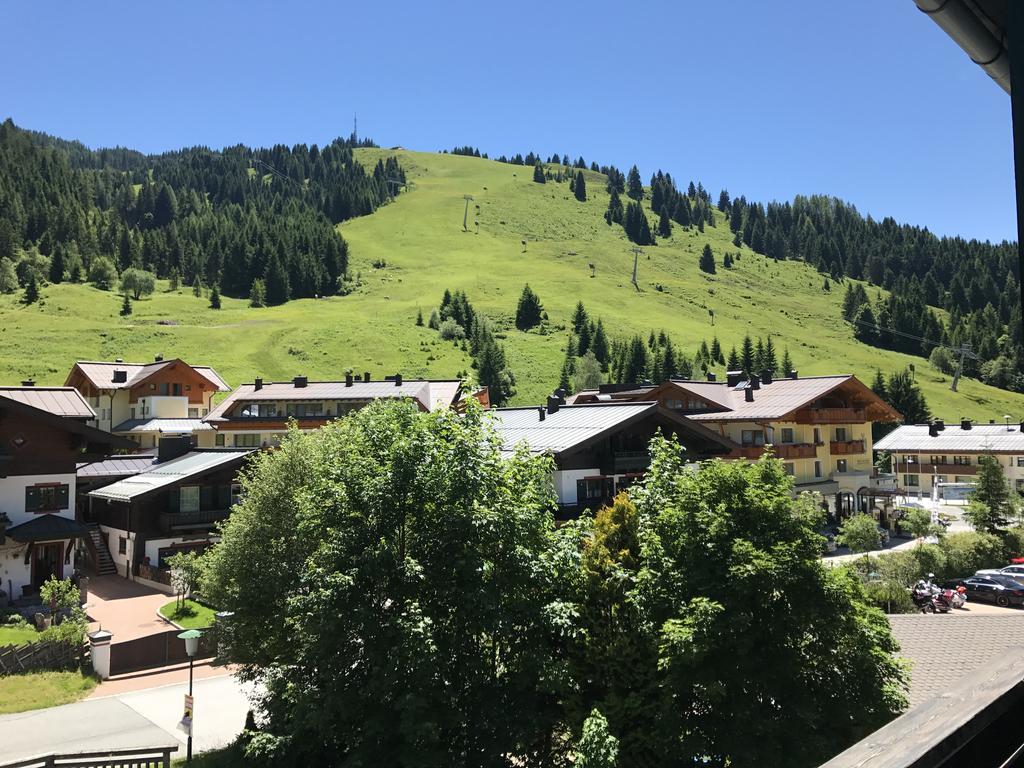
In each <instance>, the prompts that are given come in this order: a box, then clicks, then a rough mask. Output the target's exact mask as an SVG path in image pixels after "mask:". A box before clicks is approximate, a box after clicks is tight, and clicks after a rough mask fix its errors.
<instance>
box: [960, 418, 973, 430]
mask: <svg viewBox="0 0 1024 768" xmlns="http://www.w3.org/2000/svg"><path fill="white" fill-rule="evenodd" d="M970 428H971V420H970V419H960V429H970Z"/></svg>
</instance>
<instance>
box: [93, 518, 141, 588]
mask: <svg viewBox="0 0 1024 768" xmlns="http://www.w3.org/2000/svg"><path fill="white" fill-rule="evenodd" d="M100 533H102V534H103V536H104V537H105V538H106V540H107V548H108V549H109V550H110V559H111V560H113V561H114V565H115V566H116V567H117V573H118V575H119V576H124V575H126V574H127V572H128V563H129V562H131V560H130V558H131V556H132V551H133V550H134V548H135V534H134V533H131V534H129V533H128V532H127V531H124V530H122V529H121V528H111V527H110V526H109V525H101V526H100ZM121 536H126V537H127V538H128V542H127V549H126V551H125V554H123V555H122V554H120V553H119V552H118V541H119V537H121Z"/></svg>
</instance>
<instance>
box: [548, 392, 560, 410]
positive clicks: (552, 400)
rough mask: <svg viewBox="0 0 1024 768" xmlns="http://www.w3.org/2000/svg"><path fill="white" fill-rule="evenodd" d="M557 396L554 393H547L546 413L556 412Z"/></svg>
mask: <svg viewBox="0 0 1024 768" xmlns="http://www.w3.org/2000/svg"><path fill="white" fill-rule="evenodd" d="M559 405H560V403H559V402H558V398H557V397H555V396H554V395H548V413H558V406H559Z"/></svg>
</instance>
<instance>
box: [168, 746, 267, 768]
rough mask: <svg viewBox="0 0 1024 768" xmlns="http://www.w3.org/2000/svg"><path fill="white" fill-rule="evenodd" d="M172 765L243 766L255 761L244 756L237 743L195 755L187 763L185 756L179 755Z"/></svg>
mask: <svg viewBox="0 0 1024 768" xmlns="http://www.w3.org/2000/svg"><path fill="white" fill-rule="evenodd" d="M171 765H172V766H174V767H175V768H184V766H186V765H188V766H190V768H243V767H244V766H250V765H255V763H253V762H250V761H248V760H246V759H245V757H243V755H242V750H241V748H240V747H239V746H238V745H237V744H231V745H229V746H227V747H223V748H221V749H214V750H210V751H209V752H203V753H201V754H198V755H193V756H192V762H191V763H187V762H186V761H185V758H184V757H179V758H177V759H175V760H174V761H173V762H172V763H171Z"/></svg>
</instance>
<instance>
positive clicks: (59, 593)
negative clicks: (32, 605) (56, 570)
mask: <svg viewBox="0 0 1024 768" xmlns="http://www.w3.org/2000/svg"><path fill="white" fill-rule="evenodd" d="M39 597H40V599H42V601H43V602H44V603H45V604H46V605H48V606H50V615H51V616H52V617H53V623H54V624H59V623H60V621H59V619H58V616H59V612H60V611H72V610H74V609H75V608H78V607H79V606H81V604H82V596H81V593H80V592H79V591H78V587H76V586H75V585H74V584H73V583H71V580H70V579H58V578H57V577H56V576H51V577H50V578H48V579H47V580H46V581H44V582H43V584H42V586H41V587H39Z"/></svg>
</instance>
